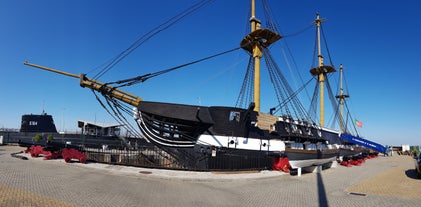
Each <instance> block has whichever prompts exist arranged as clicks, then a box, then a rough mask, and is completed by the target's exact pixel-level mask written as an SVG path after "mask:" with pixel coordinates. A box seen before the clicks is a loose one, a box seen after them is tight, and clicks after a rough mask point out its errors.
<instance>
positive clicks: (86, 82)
mask: <svg viewBox="0 0 421 207" xmlns="http://www.w3.org/2000/svg"><path fill="white" fill-rule="evenodd" d="M23 64H24V65H27V66H31V67H34V68H39V69H42V70H46V71H50V72H54V73H58V74H61V75H66V76H70V77H73V78H78V79H79V80H80V86H81V87H83V88H85V87H86V88H90V89H92V90H95V91H98V92H100V93H103V94H108V95H110V96H112V97H114V98H116V99H118V100H120V101H123V102H125V103H127V104H130V105H132V106H136V107H137V106H139V104H140V102H141V101H142V99H141V98H140V97H138V96H135V95H132V94H130V93H127V92H125V91H122V90H120V89H117V88H114V87H112V86H109V85H107V84H104V83H101V82H99V81H97V80H94V79H89V78H87V77H86V76H85V74H80V75H76V74H72V73H68V72H64V71H60V70H56V69H52V68H47V67H44V66H40V65H35V64H32V63H28V62H24V63H23Z"/></svg>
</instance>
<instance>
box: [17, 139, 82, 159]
mask: <svg viewBox="0 0 421 207" xmlns="http://www.w3.org/2000/svg"><path fill="white" fill-rule="evenodd" d="M18 143H19V146H21V147H26V148H27V149H26V150H25V151H24V152H25V153H30V154H31V157H38V156H39V155H42V156H43V157H44V159H46V160H48V159H57V158H59V157H62V158H63V159H64V161H65V162H71V160H72V159H77V160H79V162H80V163H86V160H87V155H86V154H85V153H84V150H83V148H82V147H80V146H78V145H72V144H67V143H62V142H56V141H47V142H46V143H45V144H41V143H40V144H33V143H29V142H23V141H21V140H19V142H18Z"/></svg>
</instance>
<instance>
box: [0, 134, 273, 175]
mask: <svg viewBox="0 0 421 207" xmlns="http://www.w3.org/2000/svg"><path fill="white" fill-rule="evenodd" d="M0 136H2V137H3V144H8V143H18V142H19V140H21V141H25V142H30V143H34V144H37V143H35V142H34V140H33V137H34V134H28V133H17V132H0ZM44 136H45V137H46V136H47V135H44ZM45 141H46V140H43V141H42V142H45ZM54 141H55V142H63V143H71V144H72V145H79V146H81V147H82V148H83V150H84V152H85V153H86V155H87V156H88V161H90V162H98V163H105V164H113V165H125V166H134V167H145V168H159V169H176V170H193V171H236V170H237V171H238V170H271V169H272V166H273V162H274V157H272V156H269V155H266V154H264V153H256V152H253V151H237V150H235V149H213V150H212V152H211V153H198V152H196V151H194V150H193V149H191V150H189V151H188V150H182V149H164V148H159V147H157V146H154V145H152V144H150V143H148V142H146V141H145V140H144V139H138V138H124V139H122V138H118V137H92V136H84V135H80V134H79V135H77V134H74V135H61V134H55V135H54Z"/></svg>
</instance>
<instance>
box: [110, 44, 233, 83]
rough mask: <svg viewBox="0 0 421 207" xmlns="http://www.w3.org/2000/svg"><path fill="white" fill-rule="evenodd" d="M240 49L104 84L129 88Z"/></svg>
mask: <svg viewBox="0 0 421 207" xmlns="http://www.w3.org/2000/svg"><path fill="white" fill-rule="evenodd" d="M240 48H241V47H237V48H234V49H231V50H227V51H224V52H221V53H218V54H215V55H211V56H209V57H205V58H202V59H199V60H195V61H192V62H189V63H186V64H182V65H179V66H175V67H172V68H168V69H165V70H161V71H158V72H155V73H148V74H146V75H141V76H137V77H134V78H129V79H124V80H119V81H114V82H109V83H106V84H121V85H119V86H116V87H115V88H119V87H124V86H130V85H133V84H136V83H139V82H144V81H146V80H148V79H149V78H152V77H155V76H158V75H162V74H164V73H168V72H171V71H173V70H177V69H180V68H183V67H186V66H189V65H193V64H196V63H199V62H202V61H205V60H208V59H211V58H215V57H218V56H221V55H224V54H227V53H230V52H233V51H236V50H238V49H240Z"/></svg>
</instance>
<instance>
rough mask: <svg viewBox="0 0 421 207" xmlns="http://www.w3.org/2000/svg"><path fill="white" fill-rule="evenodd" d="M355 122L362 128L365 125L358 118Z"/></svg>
mask: <svg viewBox="0 0 421 207" xmlns="http://www.w3.org/2000/svg"><path fill="white" fill-rule="evenodd" d="M355 124H356V125H357V126H358V127H360V128H362V127H363V123H362V122H360V121H358V120H357V119H355Z"/></svg>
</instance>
